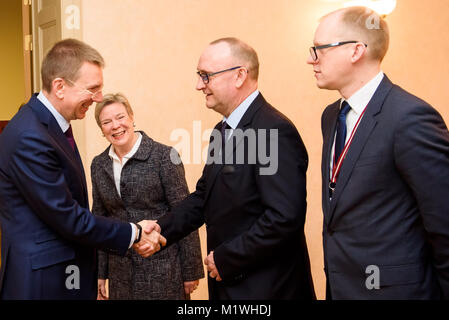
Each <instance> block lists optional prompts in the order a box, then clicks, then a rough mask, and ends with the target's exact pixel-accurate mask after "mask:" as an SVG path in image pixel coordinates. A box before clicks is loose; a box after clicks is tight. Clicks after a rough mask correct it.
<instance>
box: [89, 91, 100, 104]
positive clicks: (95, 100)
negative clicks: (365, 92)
mask: <svg viewBox="0 0 449 320" xmlns="http://www.w3.org/2000/svg"><path fill="white" fill-rule="evenodd" d="M92 101H94V102H101V101H103V92H101V91H100V92H98V93H96V94H94V96H93V97H92Z"/></svg>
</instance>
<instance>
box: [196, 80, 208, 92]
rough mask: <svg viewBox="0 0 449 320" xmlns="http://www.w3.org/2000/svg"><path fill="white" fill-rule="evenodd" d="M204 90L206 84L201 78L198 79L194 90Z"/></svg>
mask: <svg viewBox="0 0 449 320" xmlns="http://www.w3.org/2000/svg"><path fill="white" fill-rule="evenodd" d="M204 88H206V84H205V83H204V81H203V79H201V77H198V80H197V81H196V87H195V89H196V90H203V89H204Z"/></svg>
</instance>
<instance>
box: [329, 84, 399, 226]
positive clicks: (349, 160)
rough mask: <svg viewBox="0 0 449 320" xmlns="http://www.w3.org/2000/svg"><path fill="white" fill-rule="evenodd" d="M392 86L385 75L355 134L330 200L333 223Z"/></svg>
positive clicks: (330, 218)
mask: <svg viewBox="0 0 449 320" xmlns="http://www.w3.org/2000/svg"><path fill="white" fill-rule="evenodd" d="M392 87H393V84H392V83H391V81H390V80H389V79H388V78H387V76H384V79H383V80H382V82H381V83H380V85H379V87H378V88H377V90H376V92H375V93H374V96H373V97H372V98H371V100H370V102H369V103H368V105H367V107H366V111H365V114H364V116H363V118H362V120H361V121H360V124H359V127H358V128H357V131H356V132H355V134H354V138H353V141H352V144H351V146H350V148H349V150H348V153H347V155H346V158H345V159H344V161H343V164H342V167H341V171H340V175H339V177H338V180H337V186H336V188H335V192H334V195H333V197H332V201H331V202H330V211H329V212H330V217H329V223H331V220H332V218H333V215H334V213H335V207H336V204H337V203H338V201H339V199H340V197H341V196H342V193H343V191H344V189H345V186H346V184H347V183H348V181H349V179H350V177H351V173H352V170H353V168H354V165H355V163H356V162H357V160H358V158H359V156H360V153H361V152H362V150H363V147H364V146H365V144H366V141H367V140H368V138H369V136H370V135H371V132H372V131H373V129H374V128H375V126H376V124H377V120H376V116H377V114H378V113H379V112H381V110H382V105H383V103H384V100H385V98H386V97H387V95H388V93H389V92H390V90H391V88H392Z"/></svg>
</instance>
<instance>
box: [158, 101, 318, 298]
mask: <svg viewBox="0 0 449 320" xmlns="http://www.w3.org/2000/svg"><path fill="white" fill-rule="evenodd" d="M221 125H222V123H221V122H219V123H218V124H217V126H216V127H215V129H216V130H218V132H219V131H220V129H221ZM237 129H241V130H242V131H243V132H246V133H248V134H250V133H251V132H255V133H256V139H257V141H256V142H255V143H254V144H252V145H250V144H249V143H248V140H247V139H246V138H243V136H242V135H240V136H239V137H238V141H236V143H234V145H233V149H232V152H231V153H230V155H231V156H232V157H235V156H236V151H238V150H240V151H241V153H240V155H243V157H242V158H241V160H242V161H240V162H238V161H237V160H236V159H235V161H231V162H232V163H225V164H219V163H209V161H208V163H209V164H207V165H206V166H205V167H204V170H203V174H202V176H201V178H200V179H199V181H198V183H197V185H196V190H195V192H193V193H192V194H191V195H189V196H188V197H187V198H186V199H185V200H184V201H183V202H181V203H180V205H179V206H178V207H176V208H175V209H174V210H173V211H172V212H171V213H169V214H167V215H166V216H164V217H162V218H161V219H159V220H158V222H159V223H160V225H161V228H162V235H163V236H165V237H166V238H167V241H168V243H174V242H175V241H176V240H177V239H180V238H182V237H183V236H185V235H187V234H189V233H190V232H192V231H193V230H195V229H197V228H198V227H200V226H201V225H202V224H203V223H206V227H207V247H208V252H209V251H212V250H213V251H214V260H215V264H216V266H217V269H218V271H219V273H220V276H221V278H222V279H223V281H216V280H215V279H212V278H209V281H208V284H209V298H210V299H211V300H225V299H233V300H234V299H309V300H310V299H314V298H315V293H314V289H313V284H312V279H311V273H310V264H309V256H308V252H307V246H306V240H305V236H304V222H305V218H306V170H307V166H308V157H307V151H306V149H305V147H304V144H303V142H302V139H301V137H300V135H299V133H298V131H297V130H296V128H295V126H294V125H293V123H292V122H291V121H290V120H289V119H287V118H286V117H285V116H284V115H283V114H281V113H280V112H279V111H277V110H276V109H275V108H273V107H272V106H271V105H269V104H268V103H267V102H266V101H265V99H264V98H263V97H262V95H261V94H259V95H258V96H257V97H256V99H255V100H254V101H253V103H252V104H251V105H250V106H249V108H248V110H247V111H246V112H245V114H244V116H243V117H242V119H241V120H240V123H239V124H238V126H237ZM259 129H266V130H267V131H264V132H267V135H266V138H265V137H262V136H259V135H258V133H259V131H258V130H259ZM252 130H254V131H252ZM270 130H272V132H277V133H278V136H277V138H274V139H270ZM236 131H237V130H235V131H234V133H233V135H235V136H236ZM218 139H219V140H220V144H221V137H219V138H218ZM232 139H233V137H232V136H231V137H230V138H229V139H228V143H229V141H230V140H232ZM212 140H213V139H212ZM265 142H266V144H265ZM270 143H271V144H276V146H277V147H278V149H277V150H276V151H277V153H276V152H273V153H276V155H275V154H271V155H270V156H272V157H273V159H272V160H273V161H277V170H276V172H275V173H274V170H273V173H274V174H271V175H261V174H260V173H261V172H260V169H261V168H263V167H266V166H264V165H263V163H264V161H262V159H261V158H260V157H259V156H257V155H256V154H255V153H256V148H255V146H256V145H257V146H258V147H259V148H258V149H257V150H258V151H259V152H261V153H262V154H263V155H265V154H267V152H268V150H270V149H271V148H270V146H271V145H270ZM265 145H266V146H267V149H266V150H265V149H260V147H264V146H265ZM227 148H230V146H229V145H227ZM227 150H228V149H227ZM273 150H274V149H273ZM213 151H214V150H211V151H210V154H209V156H213V154H211V153H212V152H213ZM215 151H216V150H215ZM256 156H257V161H254V160H253V161H251V160H250V159H249V158H251V157H254V158H256ZM227 159H229V158H227ZM272 164H273V163H271V165H272ZM272 169H274V167H273V168H272Z"/></svg>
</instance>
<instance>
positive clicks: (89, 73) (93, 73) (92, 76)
mask: <svg viewBox="0 0 449 320" xmlns="http://www.w3.org/2000/svg"><path fill="white" fill-rule="evenodd" d="M102 88H103V71H102V69H101V67H100V66H98V65H96V64H93V63H90V62H85V63H84V64H83V65H82V66H81V68H80V70H79V77H78V79H77V80H76V81H73V82H72V83H71V82H70V81H68V80H67V81H65V85H64V89H63V93H62V96H61V98H62V99H61V100H62V103H61V107H59V110H58V111H59V112H60V113H61V115H62V116H63V117H64V118H65V119H66V120H67V121H70V120H77V119H84V117H85V116H86V112H87V111H88V110H89V107H90V105H92V103H93V102H100V101H101V100H102V99H103V95H102V93H101V89H102ZM92 93H93V94H92ZM55 107H56V106H55Z"/></svg>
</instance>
